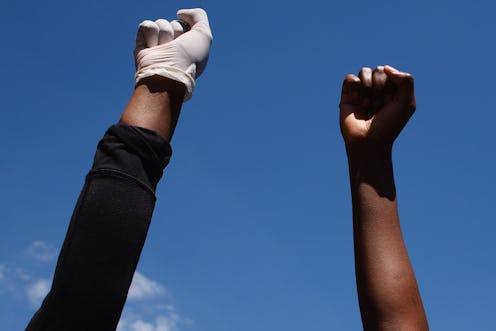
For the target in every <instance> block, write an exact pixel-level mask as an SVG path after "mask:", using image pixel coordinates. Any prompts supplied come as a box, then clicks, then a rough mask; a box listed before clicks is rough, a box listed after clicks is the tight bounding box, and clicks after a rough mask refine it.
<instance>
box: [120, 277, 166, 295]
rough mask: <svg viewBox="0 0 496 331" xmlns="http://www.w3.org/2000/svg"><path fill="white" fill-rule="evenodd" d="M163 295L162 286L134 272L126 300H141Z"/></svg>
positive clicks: (163, 289)
mask: <svg viewBox="0 0 496 331" xmlns="http://www.w3.org/2000/svg"><path fill="white" fill-rule="evenodd" d="M164 294H165V288H164V287H163V286H162V285H160V284H159V283H157V282H156V281H154V280H151V279H149V278H147V277H145V275H143V274H142V273H140V272H138V271H136V272H135V273H134V276H133V281H132V283H131V288H130V289H129V293H128V295H127V298H128V300H143V299H150V298H155V297H157V296H162V295H164Z"/></svg>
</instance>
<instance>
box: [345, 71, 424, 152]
mask: <svg viewBox="0 0 496 331" xmlns="http://www.w3.org/2000/svg"><path fill="white" fill-rule="evenodd" d="M415 107H416V103H415V93H414V81H413V76H412V75H410V74H408V73H405V72H401V71H399V70H397V69H395V68H393V67H391V66H384V67H383V66H379V67H376V68H375V69H374V70H371V69H370V68H362V70H361V71H360V73H359V74H358V76H355V75H347V76H346V78H345V79H344V82H343V90H342V92H341V102H340V104H339V108H340V126H341V133H342V135H343V138H344V141H345V144H346V147H347V148H348V149H350V148H351V149H352V148H353V146H357V145H362V144H361V143H367V144H369V145H370V144H372V145H380V146H384V147H391V146H392V144H393V142H394V140H395V139H396V137H397V136H398V135H399V133H400V132H401V130H402V129H403V127H404V126H405V125H406V123H407V122H408V120H409V119H410V117H411V116H412V115H413V113H414V111H415Z"/></svg>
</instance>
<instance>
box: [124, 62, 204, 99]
mask: <svg viewBox="0 0 496 331" xmlns="http://www.w3.org/2000/svg"><path fill="white" fill-rule="evenodd" d="M154 75H158V76H162V77H166V78H169V79H172V80H175V81H176V82H179V83H182V84H184V85H185V86H186V93H185V95H184V100H183V102H185V101H188V100H189V99H191V97H192V96H193V90H194V89H195V79H194V78H193V77H192V76H191V75H190V74H188V73H187V72H185V71H182V70H181V69H178V68H176V67H171V66H167V65H163V64H157V65H150V66H147V67H145V68H142V69H140V70H138V71H137V72H136V74H135V75H134V79H135V81H136V84H138V82H139V81H140V80H142V79H143V78H146V77H150V76H154Z"/></svg>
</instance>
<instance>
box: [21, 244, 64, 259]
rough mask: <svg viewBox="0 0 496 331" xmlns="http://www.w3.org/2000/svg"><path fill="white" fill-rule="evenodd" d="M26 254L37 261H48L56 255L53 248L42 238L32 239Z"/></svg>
mask: <svg viewBox="0 0 496 331" xmlns="http://www.w3.org/2000/svg"><path fill="white" fill-rule="evenodd" d="M28 254H29V255H31V256H32V257H34V258H35V259H36V260H38V261H39V262H50V261H53V260H54V259H55V258H56V257H57V251H56V250H55V248H53V246H51V245H49V244H47V243H46V242H44V241H43V240H35V241H33V242H32V243H31V245H30V246H29V248H28Z"/></svg>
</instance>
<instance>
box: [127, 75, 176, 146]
mask: <svg viewBox="0 0 496 331" xmlns="http://www.w3.org/2000/svg"><path fill="white" fill-rule="evenodd" d="M184 93H185V87H184V85H182V84H180V83H178V82H175V81H172V80H170V79H168V78H164V77H159V76H153V77H149V78H145V79H143V80H141V81H140V83H139V84H138V85H137V86H136V88H135V90H134V93H133V95H132V96H131V99H130V101H129V103H128V105H127V107H126V109H125V110H124V112H123V114H122V116H121V122H122V123H124V124H127V125H133V126H139V127H143V128H146V129H150V130H153V131H156V132H158V133H159V134H160V135H162V136H163V137H165V138H166V139H167V140H168V141H170V140H171V138H172V135H173V133H174V129H175V127H176V123H177V121H178V119H179V113H180V111H181V105H182V102H183V97H184Z"/></svg>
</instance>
